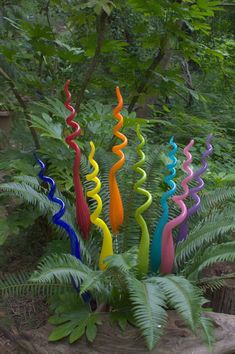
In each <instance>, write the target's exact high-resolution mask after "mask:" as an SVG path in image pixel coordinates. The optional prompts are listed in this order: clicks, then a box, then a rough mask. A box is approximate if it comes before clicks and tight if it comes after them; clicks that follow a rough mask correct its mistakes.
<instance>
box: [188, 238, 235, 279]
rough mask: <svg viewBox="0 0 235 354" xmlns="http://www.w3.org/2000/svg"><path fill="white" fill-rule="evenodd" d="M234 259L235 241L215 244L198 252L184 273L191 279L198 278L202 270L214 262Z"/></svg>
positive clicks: (232, 260)
mask: <svg viewBox="0 0 235 354" xmlns="http://www.w3.org/2000/svg"><path fill="white" fill-rule="evenodd" d="M234 261H235V241H232V242H226V243H222V244H218V245H214V246H211V247H208V248H206V249H205V250H204V251H202V252H200V253H199V254H197V255H196V256H195V257H194V258H193V259H192V262H190V263H188V264H187V265H186V266H185V268H184V274H185V275H186V277H187V278H188V279H189V280H198V278H199V276H200V273H201V272H202V270H203V269H205V268H207V267H209V266H211V265H212V264H214V263H217V262H234Z"/></svg>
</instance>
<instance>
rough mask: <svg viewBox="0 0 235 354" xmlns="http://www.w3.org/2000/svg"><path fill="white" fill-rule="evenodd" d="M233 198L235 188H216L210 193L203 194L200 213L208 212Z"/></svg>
mask: <svg viewBox="0 0 235 354" xmlns="http://www.w3.org/2000/svg"><path fill="white" fill-rule="evenodd" d="M234 196H235V188H232V187H228V188H216V189H214V190H213V191H211V192H209V193H208V192H207V193H206V194H205V193H204V195H203V198H202V202H201V211H202V212H204V211H208V210H211V209H212V208H215V207H216V206H221V205H222V204H223V203H224V202H227V201H228V200H231V199H233V198H234Z"/></svg>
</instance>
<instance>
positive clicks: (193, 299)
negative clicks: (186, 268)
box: [149, 275, 205, 332]
mask: <svg viewBox="0 0 235 354" xmlns="http://www.w3.org/2000/svg"><path fill="white" fill-rule="evenodd" d="M149 281H150V282H153V283H157V284H158V286H159V288H160V289H161V292H162V293H163V294H164V296H165V298H166V301H167V303H168V305H169V307H170V308H174V309H175V310H176V311H177V312H178V314H179V315H180V316H181V317H182V318H183V320H184V321H185V323H186V324H187V325H188V326H189V327H190V328H191V330H192V331H193V332H195V331H196V328H197V326H198V323H199V321H200V316H201V312H202V309H201V305H202V304H203V303H204V302H205V301H204V298H203V297H202V292H201V291H200V290H199V289H198V288H197V287H195V286H193V285H192V284H191V283H190V282H189V281H188V280H187V279H185V278H184V277H181V276H174V275H169V276H165V277H156V278H150V279H149Z"/></svg>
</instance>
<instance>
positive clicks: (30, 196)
mask: <svg viewBox="0 0 235 354" xmlns="http://www.w3.org/2000/svg"><path fill="white" fill-rule="evenodd" d="M0 190H1V191H3V193H5V194H10V195H14V196H17V197H19V198H21V199H22V200H24V201H25V202H27V203H29V204H32V205H34V206H37V207H38V208H39V209H40V211H41V212H42V213H43V214H46V213H47V212H48V211H49V210H50V208H51V202H50V201H49V200H48V198H47V197H46V195H45V194H43V193H40V192H38V191H36V190H35V189H34V188H32V187H31V186H30V185H29V184H27V183H17V182H9V183H2V184H0Z"/></svg>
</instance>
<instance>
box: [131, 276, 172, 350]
mask: <svg viewBox="0 0 235 354" xmlns="http://www.w3.org/2000/svg"><path fill="white" fill-rule="evenodd" d="M127 286H128V291H129V296H130V300H131V302H132V304H133V315H134V318H135V321H136V325H137V327H139V328H140V329H141V332H142V334H143V336H144V337H145V339H146V342H147V345H148V349H149V350H152V349H153V348H154V346H155V345H156V343H157V341H158V340H159V339H160V337H161V335H162V333H163V329H164V327H165V325H166V322H167V312H166V310H165V306H166V303H165V297H164V295H163V293H162V292H161V291H160V288H159V286H158V284H156V283H151V282H147V281H146V282H144V281H143V282H141V281H139V280H137V279H135V278H127Z"/></svg>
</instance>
